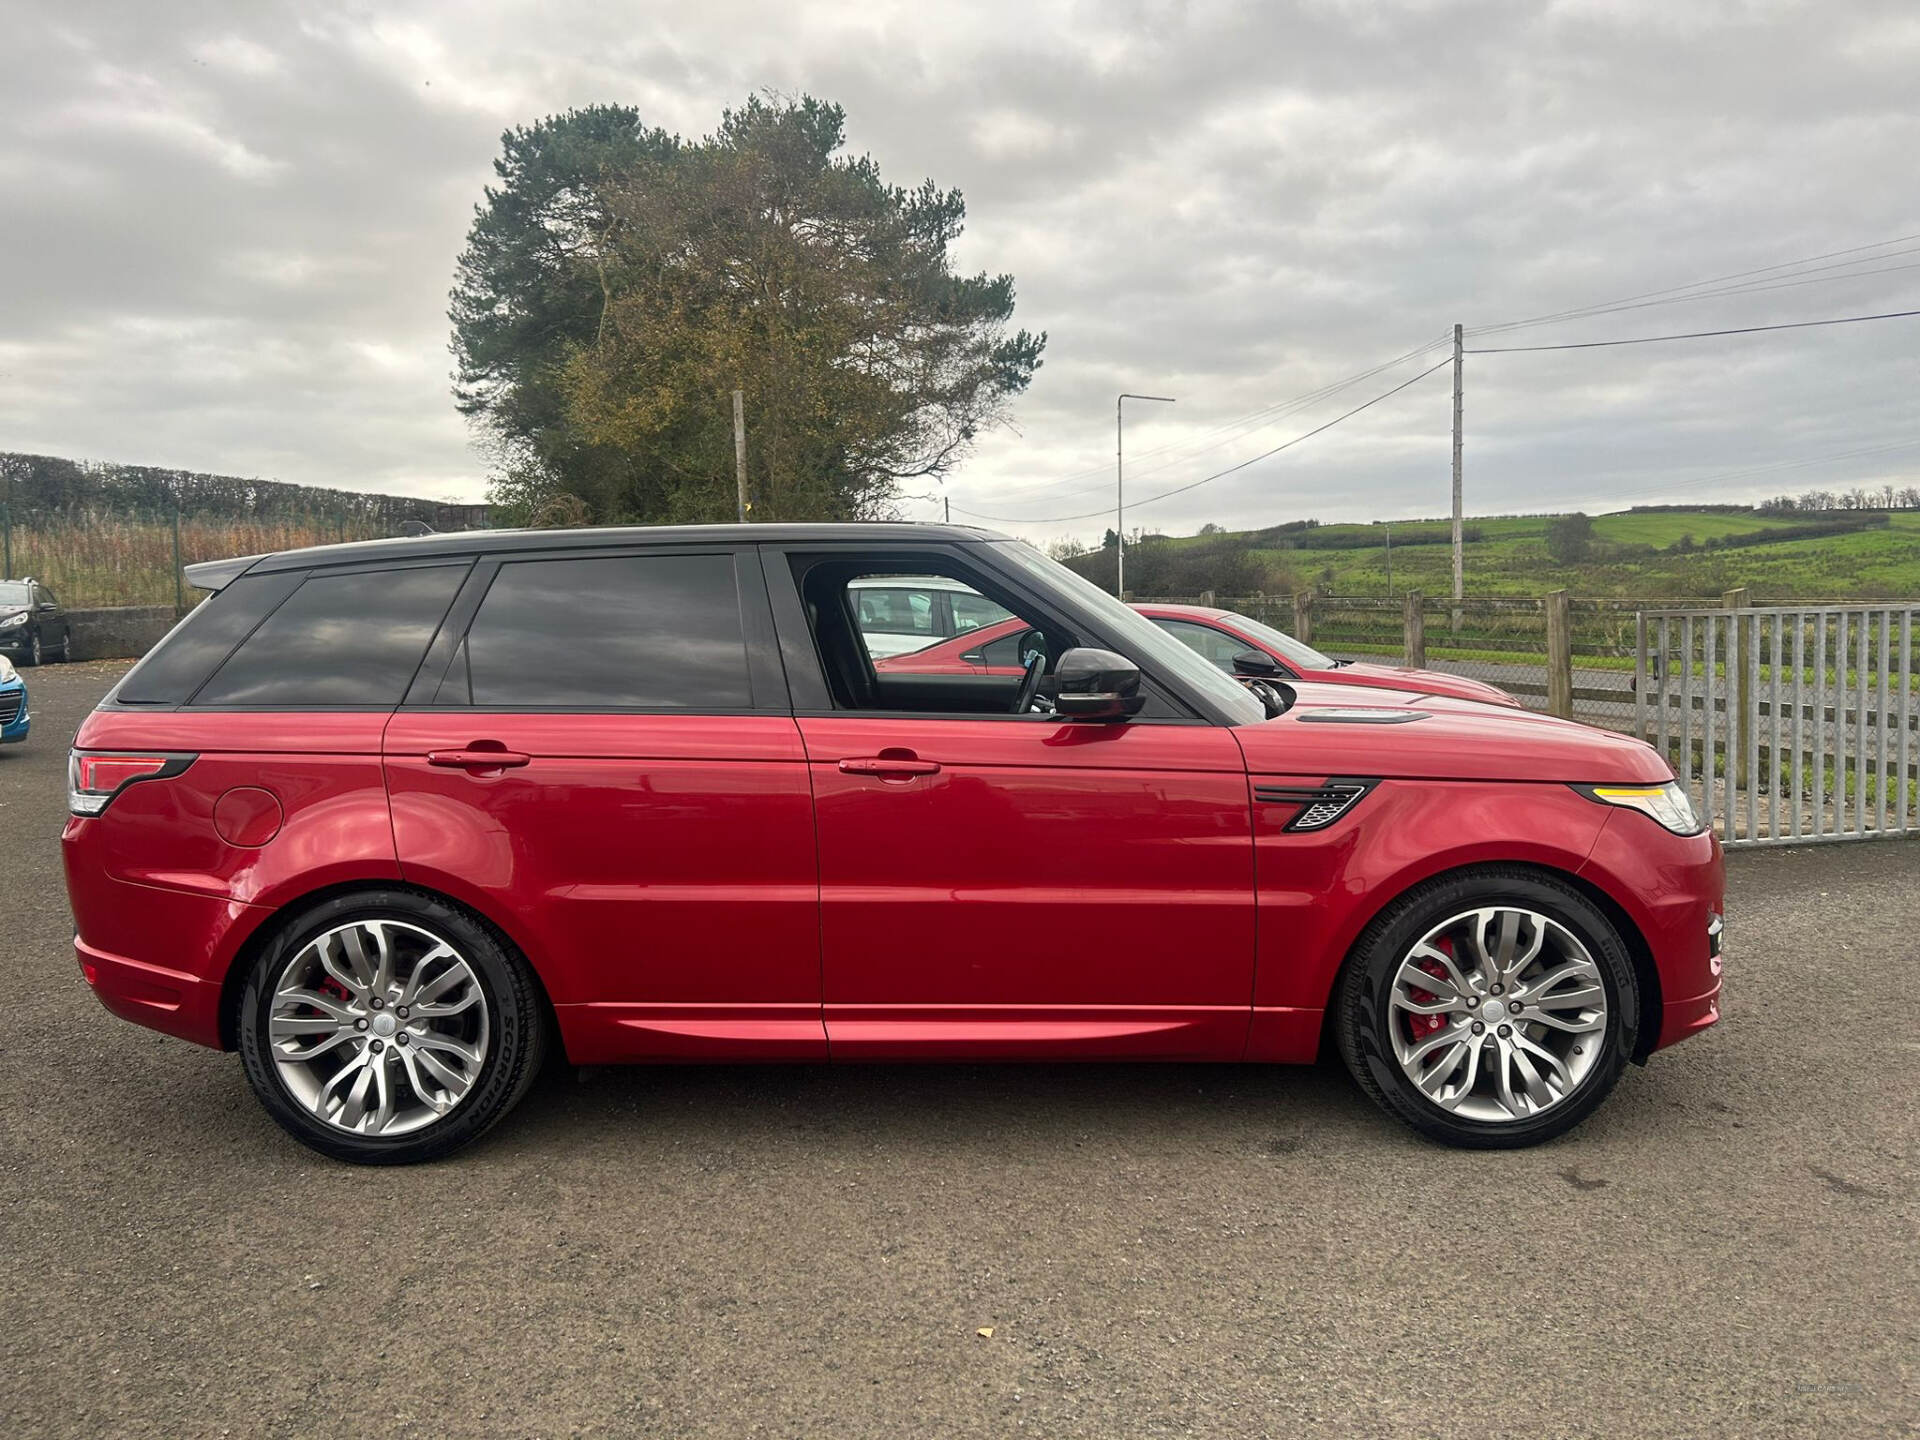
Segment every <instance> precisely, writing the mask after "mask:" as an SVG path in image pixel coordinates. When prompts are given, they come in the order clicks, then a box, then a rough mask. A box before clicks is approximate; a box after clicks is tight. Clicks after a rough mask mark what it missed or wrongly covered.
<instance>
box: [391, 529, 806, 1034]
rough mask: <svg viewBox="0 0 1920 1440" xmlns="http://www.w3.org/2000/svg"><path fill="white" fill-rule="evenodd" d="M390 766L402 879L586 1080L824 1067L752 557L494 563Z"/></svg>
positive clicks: (784, 710)
mask: <svg viewBox="0 0 1920 1440" xmlns="http://www.w3.org/2000/svg"><path fill="white" fill-rule="evenodd" d="M385 759H386V770H387V776H388V784H389V788H390V790H391V794H392V809H393V824H394V836H395V841H396V844H397V846H398V850H399V857H400V865H401V870H402V872H403V874H404V875H405V876H406V877H407V878H408V879H409V880H414V881H417V882H418V883H420V884H422V885H427V886H431V887H433V888H436V889H440V890H444V891H446V892H447V893H449V894H451V895H453V896H454V897H455V898H456V899H460V900H464V901H466V902H467V903H469V904H471V905H473V906H474V907H475V908H476V909H479V910H480V911H482V912H483V913H485V914H487V915H489V916H493V917H496V919H497V921H498V923H500V924H501V925H502V926H503V928H505V929H507V930H508V931H509V933H510V935H511V936H512V938H513V939H514V940H515V941H516V942H517V943H519V944H520V945H521V947H522V948H523V949H524V950H525V951H526V952H527V953H528V956H529V958H530V959H531V960H532V962H533V964H534V967H535V969H536V970H537V971H538V972H539V973H540V975H541V977H542V979H543V981H544V982H545V984H546V986H547V988H548V991H549V996H550V998H551V999H552V1001H553V1004H554V1008H555V1012H556V1014H557V1015H558V1017H559V1020H560V1025H561V1029H562V1032H563V1033H564V1035H565V1036H566V1041H567V1051H568V1054H569V1055H570V1056H571V1057H572V1058H573V1059H574V1060H575V1062H576V1063H598V1062H604V1061H626V1060H645V1059H666V1058H674V1059H821V1058H825V1055H826V1038H825V1031H824V1029H823V1027H822V1023H821V1016H820V961H819V918H818V892H817V874H816V869H815V861H814V838H813V808H812V800H811V796H810V793H809V790H808V781H807V767H806V764H805V756H804V752H803V750H802V748H801V742H800V735H799V731H798V729H797V727H796V726H795V724H794V720H793V717H792V714H791V712H790V707H789V705H788V702H787V697H786V691H785V684H784V681H783V680H782V678H781V674H780V667H779V660H778V657H777V654H776V653H775V651H774V649H773V645H772V630H771V624H770V621H769V620H768V618H767V614H766V598H765V587H764V584H763V583H762V581H761V579H760V570H759V564H758V559H757V556H756V555H755V553H754V551H753V549H752V548H751V547H746V548H744V549H739V548H733V547H727V546H717V547H706V548H700V547H693V548H669V547H647V548H629V549H602V550H581V551H573V552H560V553H529V554H518V555H509V556H506V557H503V558H501V559H499V560H484V561H483V562H482V563H481V565H480V566H479V567H478V568H477V570H476V574H475V577H474V580H473V582H472V584H471V585H470V586H469V588H468V590H467V591H464V592H463V593H462V596H461V601H460V603H459V604H457V605H456V607H455V612H454V615H453V617H452V618H451V619H450V622H449V624H448V626H447V627H446V629H445V630H444V631H443V633H442V636H441V638H440V639H439V640H438V641H436V644H435V648H434V651H433V652H432V653H431V654H430V656H429V659H428V663H427V664H426V665H424V666H423V667H422V671H421V677H420V678H419V679H418V680H416V682H415V685H414V688H413V690H412V691H410V692H409V695H408V703H407V704H406V705H405V706H404V707H403V708H402V709H401V710H400V711H399V712H398V713H397V714H396V715H395V716H394V717H393V720H392V721H391V722H390V724H389V725H388V728H387V732H386V740H385Z"/></svg>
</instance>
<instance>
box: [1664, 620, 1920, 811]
mask: <svg viewBox="0 0 1920 1440" xmlns="http://www.w3.org/2000/svg"><path fill="white" fill-rule="evenodd" d="M1916 615H1920V605H1915V604H1910V603H1909V604H1895V605H1825V606H1818V607H1803V606H1784V605H1780V606H1774V605H1769V606H1751V607H1741V608H1728V609H1717V610H1710V609H1691V610H1646V611H1642V612H1641V613H1640V615H1639V617H1638V620H1637V622H1636V626H1637V634H1636V653H1635V659H1634V733H1635V734H1637V735H1639V736H1640V737H1641V738H1642V739H1644V740H1646V741H1647V742H1648V743H1650V744H1652V745H1653V746H1654V747H1655V748H1656V749H1658V750H1659V751H1660V752H1661V754H1663V755H1664V756H1666V757H1667V759H1668V761H1669V762H1670V763H1671V764H1672V765H1673V770H1674V774H1675V775H1676V776H1678V777H1679V779H1680V781H1681V783H1682V784H1684V785H1686V787H1687V788H1688V790H1689V791H1690V792H1691V793H1692V794H1693V796H1694V797H1695V800H1696V803H1697V804H1698V805H1699V806H1700V808H1701V813H1702V816H1703V817H1704V818H1705V819H1706V821H1707V823H1708V824H1709V825H1710V826H1711V827H1713V828H1714V829H1715V830H1717V831H1718V833H1719V835H1720V838H1721V840H1722V841H1723V842H1724V843H1725V844H1728V845H1797V844H1806V843H1810V842H1814V841H1826V840H1862V839H1872V838H1877V837H1883V836H1894V835H1906V834H1909V833H1911V832H1913V831H1914V830H1916V829H1920V815H1917V814H1916V800H1917V799H1920V786H1917V785H1916V779H1920V737H1916V735H1915V722H1916V719H1920V703H1916V696H1915V694H1914V683H1915V679H1916V677H1915V675H1914V666H1913V659H1914V655H1913V631H1914V619H1915V617H1916Z"/></svg>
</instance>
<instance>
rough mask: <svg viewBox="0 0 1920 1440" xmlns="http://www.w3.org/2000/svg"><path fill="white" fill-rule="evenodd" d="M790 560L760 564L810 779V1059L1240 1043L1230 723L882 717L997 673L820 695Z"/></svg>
mask: <svg viewBox="0 0 1920 1440" xmlns="http://www.w3.org/2000/svg"><path fill="white" fill-rule="evenodd" d="M942 558H943V559H944V560H945V562H946V563H947V564H948V565H949V566H950V567H951V568H952V570H954V571H957V572H959V573H958V574H957V578H961V579H966V580H967V581H968V582H969V583H971V584H975V585H976V587H978V588H983V589H984V588H987V586H988V585H989V584H990V583H991V582H990V581H989V580H988V578H987V577H985V576H983V575H981V574H978V573H972V574H970V573H967V571H966V569H965V567H964V566H963V564H962V563H961V562H960V561H958V560H956V559H955V558H954V557H953V556H946V557H942ZM933 560H934V557H932V556H929V557H927V561H926V563H933ZM811 563H812V557H809V556H802V555H797V554H792V553H780V554H778V555H777V556H770V557H769V561H768V566H767V571H768V577H769V582H770V584H771V585H772V586H773V590H774V596H775V614H776V619H777V622H778V624H779V626H780V628H781V639H782V649H783V654H784V655H785V656H786V657H787V669H788V675H789V679H790V681H791V682H792V684H793V688H794V694H795V704H796V718H797V721H798V724H799V728H800V733H801V736H802V739H803V741H804V743H805V746H806V753H807V764H808V769H809V772H810V773H811V775H812V780H813V792H814V816H815V827H816V831H817V834H818V843H819V855H820V903H821V915H820V936H821V963H822V994H823V999H824V1003H825V1010H826V1023H827V1033H828V1039H829V1045H830V1047H831V1050H832V1054H833V1057H834V1058H835V1059H836V1060H840V1059H869V1058H871V1059H881V1058H887V1059H909V1058H959V1057H969V1056H971V1057H993V1058H1039V1057H1050V1056H1078V1057H1085V1058H1096V1057H1106V1056H1114V1057H1119V1056H1136V1057H1161V1058H1173V1057H1191V1058H1232V1057H1234V1056H1237V1055H1238V1054H1240V1053H1241V1051H1242V1049H1243V1048H1244V1045H1245V1041H1246V1034H1247V1026H1248V1021H1249V1017H1250V1013H1251V1011H1250V1007H1251V1003H1252V983H1253V959H1254V922H1253V848H1252V835H1251V818H1250V802H1249V799H1248V790H1247V780H1246V772H1245V765H1244V761H1243V760H1242V758H1241V754H1240V750H1239V747H1238V745H1237V744H1236V742H1235V741H1234V739H1233V737H1232V735H1231V733H1230V732H1229V731H1228V730H1226V729H1225V728H1220V727H1216V726H1214V725H1211V724H1209V723H1207V722H1206V721H1204V720H1201V719H1199V718H1196V717H1195V716H1193V715H1191V714H1184V713H1180V712H1179V711H1178V709H1177V707H1171V706H1168V707H1164V708H1163V709H1162V710H1161V712H1160V713H1156V714H1153V715H1149V716H1143V717H1141V718H1139V719H1137V720H1134V721H1130V722H1127V723H1124V724H1086V723H1073V722H1067V721H1062V720H1058V719H1053V718H1050V717H1044V716H1015V715H1011V714H1006V713H999V714H994V713H987V712H985V711H983V710H980V709H978V708H972V709H967V710H964V711H956V712H953V713H939V712H938V711H930V710H916V711H912V712H903V711H902V710H900V709H898V708H892V707H893V706H894V704H895V702H902V701H904V702H910V703H921V704H926V703H934V704H937V703H939V697H940V695H941V694H942V688H943V687H944V688H945V690H946V691H947V692H948V693H951V694H953V695H954V696H956V697H958V698H960V699H964V698H965V692H966V690H967V688H968V683H969V682H972V683H973V684H974V685H975V686H976V687H994V693H999V694H1006V693H1010V690H1011V687H1012V685H1013V684H1014V683H1016V682H1014V681H1011V680H1009V679H1007V678H1005V677H997V676H984V675H983V676H924V677H922V676H902V677H899V678H898V679H895V678H894V677H892V676H887V677H883V679H882V685H881V689H880V691H879V692H876V694H875V695H874V696H872V697H870V698H872V699H874V700H875V702H876V703H874V704H870V705H866V706H864V707H863V706H859V705H855V704H848V703H845V702H844V701H841V702H837V701H836V700H835V698H834V697H835V687H836V685H837V684H838V683H839V681H838V680H830V679H829V675H830V674H831V673H832V670H833V666H834V664H835V663H836V662H835V661H833V660H831V659H828V660H827V661H826V665H825V668H824V669H823V667H822V664H821V652H820V649H819V647H818V645H817V643H816V642H817V641H818V640H819V639H820V638H821V637H820V635H819V634H818V633H817V631H818V627H819V626H820V625H822V624H827V623H831V622H830V620H829V621H827V622H822V621H819V620H817V619H809V616H810V615H814V616H817V615H818V614H820V613H825V614H827V615H828V616H829V617H830V616H831V609H830V605H829V604H828V601H827V600H826V599H824V598H823V597H822V595H820V594H818V593H814V592H815V590H816V589H817V587H812V588H810V587H809V584H808V583H807V582H806V581H805V580H801V581H796V579H795V569H796V567H797V566H798V567H806V566H809V565H810V564H811ZM834 563H838V564H844V563H848V562H846V561H844V559H842V560H836V561H835V562H834ZM853 563H861V562H858V561H855V562H853ZM868 563H872V564H875V565H881V564H885V563H886V558H885V557H876V558H875V559H874V560H873V561H872V562H868ZM995 598H996V599H1000V600H1002V602H1003V603H1007V604H1008V605H1009V608H1010V609H1012V608H1015V603H1014V602H1013V601H1012V599H1011V597H1008V596H1004V595H1003V596H996V597H995ZM1027 598H1028V599H1029V600H1030V599H1031V597H1027ZM823 607H826V608H825V609H824V610H823ZM1023 618H1026V619H1029V620H1030V621H1032V623H1033V624H1034V625H1035V626H1036V627H1038V628H1041V629H1042V630H1043V631H1044V632H1046V633H1047V634H1048V635H1049V636H1050V637H1052V638H1056V639H1059V638H1065V639H1077V638H1079V637H1078V636H1077V635H1073V634H1071V633H1070V632H1071V628H1072V627H1071V626H1070V624H1069V623H1068V622H1064V621H1062V620H1060V619H1059V618H1057V617H1055V616H1053V615H1049V614H1045V613H1035V612H1034V611H1032V610H1028V611H1026V612H1024V614H1023ZM796 629H797V630H798V632H799V633H798V634H797V635H796V633H795V631H796ZM889 697H892V698H891V699H890V698H889Z"/></svg>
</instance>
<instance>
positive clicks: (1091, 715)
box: [1053, 649, 1147, 720]
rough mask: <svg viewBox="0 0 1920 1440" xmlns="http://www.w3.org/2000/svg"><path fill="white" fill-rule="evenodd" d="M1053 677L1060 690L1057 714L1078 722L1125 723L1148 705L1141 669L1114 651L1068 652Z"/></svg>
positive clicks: (1057, 696) (1085, 650) (1056, 706)
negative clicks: (1141, 683) (1143, 706)
mask: <svg viewBox="0 0 1920 1440" xmlns="http://www.w3.org/2000/svg"><path fill="white" fill-rule="evenodd" d="M1053 677H1054V681H1055V683H1056V685H1057V686H1058V693H1056V694H1055V696H1054V701H1053V705H1054V712H1055V713H1056V714H1059V715H1066V716H1070V717H1072V718H1073V719H1075V720H1125V719H1126V718H1127V717H1128V716H1129V715H1138V714H1139V713H1140V707H1141V706H1142V705H1145V704H1146V703H1147V697H1146V696H1144V695H1142V694H1141V693H1140V667H1139V666H1138V665H1136V664H1134V663H1133V662H1132V661H1131V660H1129V659H1127V657H1126V656H1124V655H1116V654H1114V653H1113V651H1111V650H1090V649H1074V650H1069V651H1067V653H1066V654H1064V655H1062V656H1061V657H1060V663H1059V665H1057V666H1056V667H1055V668H1054V672H1053Z"/></svg>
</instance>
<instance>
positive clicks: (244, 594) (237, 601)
mask: <svg viewBox="0 0 1920 1440" xmlns="http://www.w3.org/2000/svg"><path fill="white" fill-rule="evenodd" d="M302 576H303V572H301V571H298V570H283V571H281V572H279V573H278V574H274V575H242V576H241V577H240V578H239V579H238V580H235V581H234V582H233V583H232V584H230V585H228V586H227V587H226V588H225V589H224V590H221V591H219V592H217V593H216V594H213V595H210V596H208V597H207V598H206V599H205V600H202V601H201V602H200V604H199V605H198V606H197V607H195V608H194V609H193V610H192V611H191V612H189V613H188V615H187V618H186V619H184V620H182V621H181V622H180V623H179V624H177V625H175V626H174V627H173V629H171V630H169V631H168V632H167V634H166V636H165V637H164V638H163V639H162V640H161V641H160V643H159V644H158V645H156V646H155V647H154V648H153V649H152V650H150V651H148V652H147V655H146V658H145V659H143V660H142V661H141V662H140V663H139V664H138V665H136V666H134V667H133V669H131V670H129V671H128V672H127V676H126V678H125V679H124V680H122V681H121V682H120V684H119V686H118V687H117V688H116V689H115V690H114V692H113V695H112V697H111V700H110V702H109V703H112V704H117V705H179V704H183V703H184V702H185V701H186V699H187V697H188V696H189V695H191V694H193V692H194V691H196V690H198V689H199V688H200V686H201V684H202V683H203V682H204V681H205V680H206V678H207V676H209V675H211V674H212V673H213V668H214V666H216V665H218V664H219V663H220V662H221V661H223V660H225V659H226V658H227V656H229V655H231V654H232V653H233V648H234V646H236V645H238V644H239V643H240V642H241V641H242V640H244V639H246V638H247V636H248V635H249V634H250V633H251V632H252V630H253V627H254V626H256V625H258V624H259V623H260V622H261V621H262V620H264V619H266V618H267V616H268V615H270V614H271V613H272V612H273V610H274V609H275V607H276V606H278V605H279V604H280V602H281V601H282V600H285V599H286V598H287V596H289V595H291V594H292V593H293V592H294V590H295V589H297V588H298V587H299V584H300V581H301V579H302Z"/></svg>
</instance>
